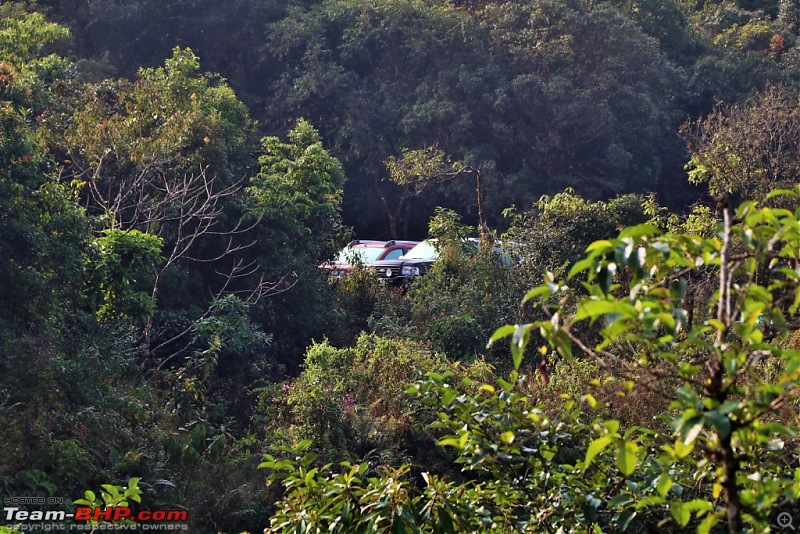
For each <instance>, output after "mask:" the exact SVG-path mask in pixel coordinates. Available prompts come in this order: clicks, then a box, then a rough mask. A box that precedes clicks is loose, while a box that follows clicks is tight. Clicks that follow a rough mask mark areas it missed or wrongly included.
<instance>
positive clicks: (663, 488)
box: [656, 473, 672, 497]
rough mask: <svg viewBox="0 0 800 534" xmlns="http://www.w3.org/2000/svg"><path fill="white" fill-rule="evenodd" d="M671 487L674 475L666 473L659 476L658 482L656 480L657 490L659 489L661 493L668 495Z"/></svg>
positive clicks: (664, 495) (663, 495)
mask: <svg viewBox="0 0 800 534" xmlns="http://www.w3.org/2000/svg"><path fill="white" fill-rule="evenodd" d="M670 489H672V477H671V476H669V474H667V473H664V474H662V475H661V476H660V477H658V482H656V490H657V491H658V494H659V495H661V496H662V497H666V496H667V493H669V490H670Z"/></svg>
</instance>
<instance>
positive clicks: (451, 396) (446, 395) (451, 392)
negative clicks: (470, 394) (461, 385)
mask: <svg viewBox="0 0 800 534" xmlns="http://www.w3.org/2000/svg"><path fill="white" fill-rule="evenodd" d="M457 396H458V391H456V390H455V389H452V388H445V390H444V391H443V392H442V404H443V405H448V404H450V403H451V402H453V401H454V400H455V398H456V397H457Z"/></svg>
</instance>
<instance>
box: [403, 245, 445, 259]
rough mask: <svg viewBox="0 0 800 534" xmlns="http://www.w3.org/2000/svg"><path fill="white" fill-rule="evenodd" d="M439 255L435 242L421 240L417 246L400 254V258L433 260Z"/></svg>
mask: <svg viewBox="0 0 800 534" xmlns="http://www.w3.org/2000/svg"><path fill="white" fill-rule="evenodd" d="M438 257H439V251H438V250H436V243H435V242H433V241H422V242H421V243H419V244H418V245H417V246H415V247H414V248H412V249H411V250H409V251H408V252H406V253H405V254H404V255H402V256H400V259H401V260H435V259H436V258H438Z"/></svg>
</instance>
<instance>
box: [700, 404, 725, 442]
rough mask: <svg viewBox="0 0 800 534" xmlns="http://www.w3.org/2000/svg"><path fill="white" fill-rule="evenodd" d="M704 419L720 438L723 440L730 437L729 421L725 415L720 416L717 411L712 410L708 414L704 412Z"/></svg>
mask: <svg viewBox="0 0 800 534" xmlns="http://www.w3.org/2000/svg"><path fill="white" fill-rule="evenodd" d="M704 417H705V420H706V421H708V422H709V423H710V424H711V426H713V427H714V428H716V429H717V433H718V434H719V437H720V438H722V439H724V438H726V437H728V436H729V435H730V433H731V420H730V419H728V417H727V416H726V415H723V414H721V413H720V412H718V411H717V410H712V411H710V412H706V413H705V414H704Z"/></svg>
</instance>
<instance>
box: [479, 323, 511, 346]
mask: <svg viewBox="0 0 800 534" xmlns="http://www.w3.org/2000/svg"><path fill="white" fill-rule="evenodd" d="M516 329H517V328H516V326H514V325H513V324H507V325H505V326H501V327H500V328H498V329H497V330H495V331H494V334H492V337H490V338H489V343H488V344H487V345H486V348H489V347H490V346H491V345H492V343H494V342H495V341H498V340H500V339H504V338H507V337H508V336H510V335H511V334H513V333H514V331H515V330H516Z"/></svg>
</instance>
